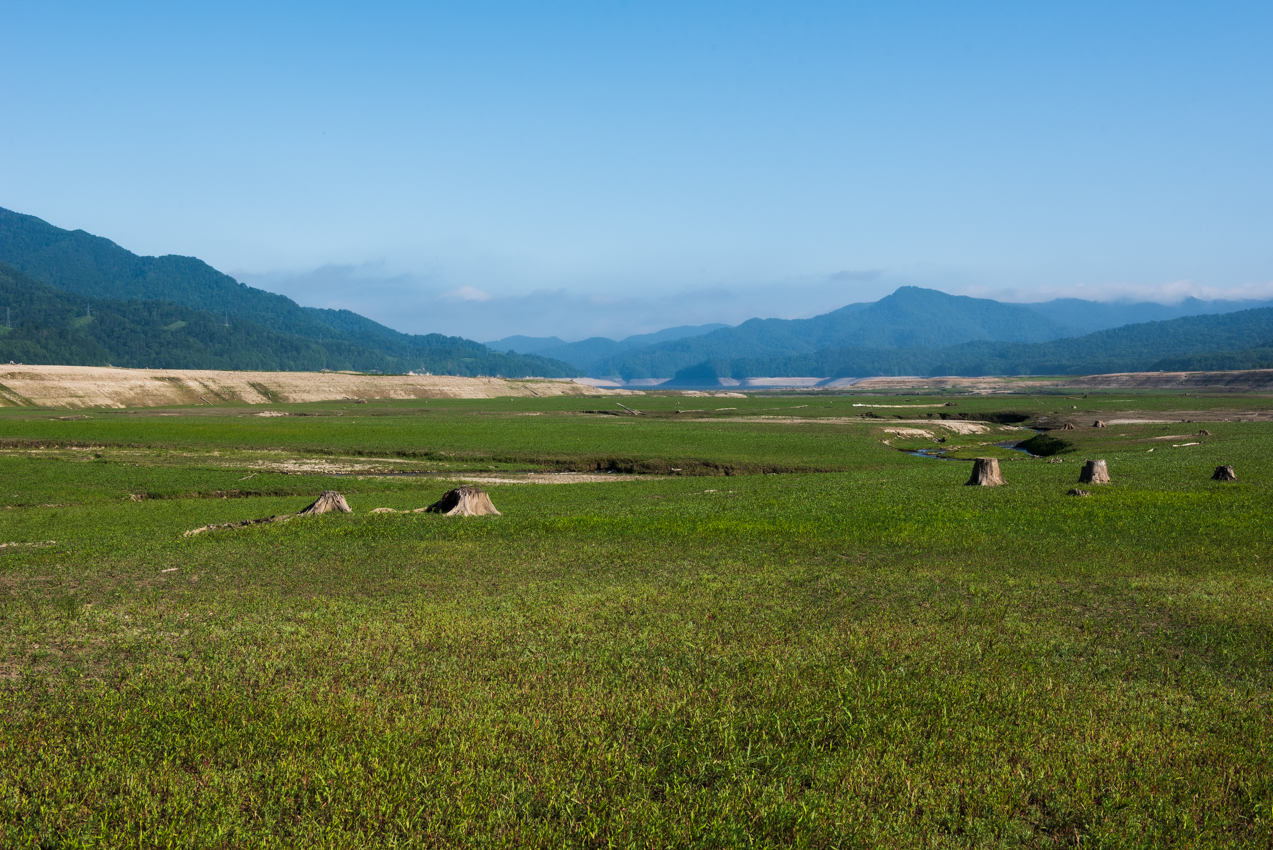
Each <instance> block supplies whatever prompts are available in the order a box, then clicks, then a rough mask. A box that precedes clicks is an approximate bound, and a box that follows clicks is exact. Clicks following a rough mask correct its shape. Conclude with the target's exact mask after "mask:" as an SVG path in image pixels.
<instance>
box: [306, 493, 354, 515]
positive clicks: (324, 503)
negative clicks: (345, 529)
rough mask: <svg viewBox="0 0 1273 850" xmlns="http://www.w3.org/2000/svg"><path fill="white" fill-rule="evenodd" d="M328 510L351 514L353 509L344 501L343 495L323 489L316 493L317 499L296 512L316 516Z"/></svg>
mask: <svg viewBox="0 0 1273 850" xmlns="http://www.w3.org/2000/svg"><path fill="white" fill-rule="evenodd" d="M328 511H340V512H341V513H342V514H352V513H353V512H354V509H353V508H351V507H349V503H348V502H346V501H345V497H344V496H342V495H340V494H339V493H337V492H336V491H335V490H324V491H323V492H322V493H320V494H319V495H318V500H317V501H315V502H314V504H312V505H310V506H309V507H308V508H305V510H303V511H300V512H299V513H297V514H296V515H297V516H318V515H319V514H325V513H327V512H328Z"/></svg>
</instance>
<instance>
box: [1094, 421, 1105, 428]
mask: <svg viewBox="0 0 1273 850" xmlns="http://www.w3.org/2000/svg"><path fill="white" fill-rule="evenodd" d="M1092 427H1093V428H1104V427H1105V420H1104V419H1097V420H1096V421H1095V422H1093V423H1092Z"/></svg>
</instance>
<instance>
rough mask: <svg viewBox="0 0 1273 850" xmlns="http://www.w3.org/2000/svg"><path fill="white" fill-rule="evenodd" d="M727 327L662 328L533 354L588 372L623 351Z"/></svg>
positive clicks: (713, 325)
mask: <svg viewBox="0 0 1273 850" xmlns="http://www.w3.org/2000/svg"><path fill="white" fill-rule="evenodd" d="M727 327H729V325H724V324H712V325H681V326H680V327H675V328H665V329H663V330H661V331H656V332H654V333H649V334H635V335H633V336H629V337H625V338H623V339H621V340H617V341H616V340H613V339H607V338H606V337H601V336H594V337H591V338H589V339H584V340H580V341H579V342H569V343H566V344H564V345H559V346H555V347H552V348H543V349H540V350H539V351H538V352H537V353H538V354H540V355H541V356H543V357H551V358H553V359H554V360H561V361H564V362H566V363H569V364H571V365H572V366H577V367H579V368H580V369H584V370H588V371H591V370H592V369H594V368H595V367H596V366H597V364H599V363H601V362H603V361H604V360H605V359H606V358H609V357H614V356H616V355H618V354H621V353H623V352H625V351H634V350H636V349H639V348H645V347H647V346H650V345H657V344H658V343H660V342H669V341H671V340H677V339H687V338H689V337H695V336H702V335H703V334H706V333H711V332H712V331H715V330H720V329H721V328H727Z"/></svg>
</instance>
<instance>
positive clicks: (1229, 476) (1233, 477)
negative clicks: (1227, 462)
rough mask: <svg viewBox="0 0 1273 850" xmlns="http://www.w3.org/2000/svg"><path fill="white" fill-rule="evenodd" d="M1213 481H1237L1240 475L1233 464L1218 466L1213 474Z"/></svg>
mask: <svg viewBox="0 0 1273 850" xmlns="http://www.w3.org/2000/svg"><path fill="white" fill-rule="evenodd" d="M1211 480H1212V481H1237V480H1238V475H1237V473H1236V472H1234V471H1233V467H1232V466H1217V467H1216V471H1215V473H1214V474H1213V475H1212V476H1211Z"/></svg>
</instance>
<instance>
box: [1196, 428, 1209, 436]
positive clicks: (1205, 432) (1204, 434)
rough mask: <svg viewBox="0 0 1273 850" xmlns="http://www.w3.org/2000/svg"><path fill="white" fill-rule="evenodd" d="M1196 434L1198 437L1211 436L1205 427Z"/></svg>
mask: <svg viewBox="0 0 1273 850" xmlns="http://www.w3.org/2000/svg"><path fill="white" fill-rule="evenodd" d="M1198 436H1199V437H1210V436H1211V432H1210V431H1208V430H1207V429H1206V428H1203V429H1202V430H1201V431H1199V432H1198Z"/></svg>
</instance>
